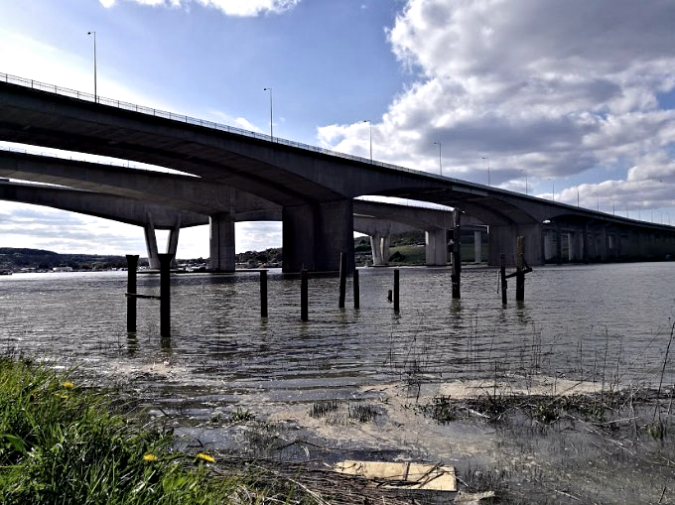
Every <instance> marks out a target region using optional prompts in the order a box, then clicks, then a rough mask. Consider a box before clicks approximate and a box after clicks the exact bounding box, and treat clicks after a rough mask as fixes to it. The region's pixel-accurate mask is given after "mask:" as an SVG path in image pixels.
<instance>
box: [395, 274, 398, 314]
mask: <svg viewBox="0 0 675 505" xmlns="http://www.w3.org/2000/svg"><path fill="white" fill-rule="evenodd" d="M398 294H399V270H398V268H397V269H396V270H394V312H398V310H399V305H398Z"/></svg>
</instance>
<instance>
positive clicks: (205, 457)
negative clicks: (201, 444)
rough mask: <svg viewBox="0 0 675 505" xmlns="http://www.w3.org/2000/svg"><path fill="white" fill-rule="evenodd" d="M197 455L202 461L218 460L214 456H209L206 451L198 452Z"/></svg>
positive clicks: (211, 461) (213, 461) (212, 461)
mask: <svg viewBox="0 0 675 505" xmlns="http://www.w3.org/2000/svg"><path fill="white" fill-rule="evenodd" d="M196 457H197V459H201V460H202V461H206V462H207V463H215V462H216V458H214V457H213V456H209V455H208V454H206V453H205V452H198V453H197V456H196Z"/></svg>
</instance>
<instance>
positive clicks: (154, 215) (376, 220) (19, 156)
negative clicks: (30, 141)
mask: <svg viewBox="0 0 675 505" xmlns="http://www.w3.org/2000/svg"><path fill="white" fill-rule="evenodd" d="M8 162H10V163H9V164H14V170H10V169H8V168H7V166H6V165H7V164H8ZM62 163H65V165H68V166H69V167H77V168H78V170H84V169H85V168H86V166H87V165H91V164H88V163H80V162H74V161H72V160H60V159H58V158H50V157H44V156H33V155H26V154H23V153H15V152H11V151H10V152H3V151H0V166H1V167H2V168H0V173H2V174H3V175H11V176H12V177H16V176H22V178H27V179H31V178H32V179H33V180H36V179H37V180H40V179H43V180H44V179H48V180H50V181H52V183H54V182H59V183H63V182H64V181H68V179H67V178H65V177H56V176H55V172H57V171H58V170H57V169H58V168H65V167H62V166H61V165H62ZM24 164H27V166H30V167H32V168H34V169H35V171H34V172H22V171H18V170H17V169H18V167H20V166H23V165H24ZM38 168H39V170H38ZM78 170H71V171H70V173H76V174H78V175H80V176H81V175H82V174H81V173H80V172H78ZM96 171H101V172H103V173H106V172H109V167H107V166H94V170H93V171H92V172H89V173H87V177H86V178H84V179H78V178H75V179H74V184H75V185H77V184H78V183H79V185H81V186H83V187H89V188H90V189H97V190H98V191H90V190H84V189H73V188H64V187H62V186H53V185H45V184H38V183H30V184H26V183H21V182H9V181H0V200H7V201H14V202H21V203H28V204H35V205H43V206H48V207H53V208H58V209H62V210H68V211H73V212H79V213H82V214H87V215H93V216H98V217H102V218H106V219H112V220H115V221H119V222H123V223H127V224H132V225H137V226H141V227H143V229H144V232H145V241H146V247H147V252H148V260H149V262H150V266H151V268H159V259H158V256H157V253H158V247H157V239H156V235H155V229H168V230H170V233H169V241H168V244H167V251H166V252H168V253H171V254H174V255H175V254H176V250H177V246H178V236H179V231H180V229H181V228H186V227H190V226H197V225H205V224H209V223H210V222H211V220H210V218H209V216H208V215H203V214H198V213H196V212H193V211H186V210H179V209H176V208H175V207H169V206H165V205H160V204H156V203H148V200H153V198H152V197H151V198H149V199H146V200H143V201H141V200H137V199H135V198H131V197H129V196H126V195H125V194H124V193H125V192H127V191H128V190H130V189H132V190H133V188H130V187H129V186H130V185H131V186H133V185H134V184H135V182H136V180H135V179H134V178H129V181H131V182H133V183H134V184H130V185H124V184H122V185H121V186H120V188H119V189H118V190H117V193H118V194H108V193H103V192H101V191H102V190H103V189H105V186H104V185H103V184H101V185H100V186H99V185H97V184H95V183H94V179H95V177H94V176H95V173H96ZM145 176H146V177H144V178H141V181H142V182H143V183H151V184H150V187H152V188H154V191H156V190H158V189H159V190H161V194H162V198H166V196H167V194H166V191H168V190H169V189H170V187H171V186H170V185H167V184H165V182H167V181H165V179H168V180H169V181H173V182H176V181H177V180H180V179H181V178H183V179H184V182H183V184H184V185H189V184H192V183H194V182H200V181H199V179H195V178H188V177H183V176H174V175H170V174H163V173H152V172H150V173H147V174H145ZM209 189H214V188H213V186H209ZM226 189H227V191H226V192H225V194H227V195H229V194H232V193H233V192H231V191H230V190H229V188H226ZM235 195H236V194H235ZM248 203H250V201H249V200H247V199H245V198H244V199H240V200H239V206H237V207H236V208H234V209H233V211H232V212H233V215H234V221H237V222H239V221H279V220H281V208H280V207H279V206H275V205H273V204H270V205H268V206H267V208H257V209H255V210H252V209H251V208H250V207H249V206H248ZM200 204H201V205H204V202H200ZM194 205H195V204H193V203H192V202H190V201H188V205H187V206H188V207H193V206H194ZM204 208H205V209H207V210H209V211H213V209H208V207H204ZM354 212H355V214H354V230H355V231H357V232H361V233H364V234H367V235H370V236H371V243H372V244H373V260H374V263H375V264H376V265H383V264H386V261H387V258H388V257H389V253H388V242H389V235H390V234H392V233H402V232H405V231H411V230H425V231H426V233H427V248H426V249H427V264H428V265H445V264H446V263H447V245H446V242H445V241H446V240H447V239H446V236H447V231H448V230H449V229H451V227H452V213H451V212H449V211H443V210H437V209H429V208H421V207H413V206H404V205H394V204H385V203H379V202H368V201H360V200H356V201H355V202H354ZM209 213H211V212H209ZM478 224H480V223H478ZM482 228H484V226H483V227H482ZM477 233H479V234H480V233H481V230H480V228H478V229H477ZM430 237H431V239H432V240H435V237H442V239H443V240H440V239H439V240H437V241H434V242H431V243H429V242H430ZM377 241H380V242H379V245H378V247H380V248H382V244H386V249H385V253H384V256H383V255H382V249H380V250H379V251H376V250H375V244H376V243H378V242H377ZM480 242H481V237H480V235H479V236H478V242H477V244H478V245H477V248H478V250H479V249H480ZM228 251H229V253H230V255H229V256H228V257H227V258H226V264H225V265H223V266H224V268H219V266H220V265H218V264H216V265H212V267H213V268H214V269H216V270H218V269H220V270H225V271H229V270H233V269H234V244H230V246H229V247H228ZM477 257H480V254H478V256H477ZM217 259H218V258H216V260H217Z"/></svg>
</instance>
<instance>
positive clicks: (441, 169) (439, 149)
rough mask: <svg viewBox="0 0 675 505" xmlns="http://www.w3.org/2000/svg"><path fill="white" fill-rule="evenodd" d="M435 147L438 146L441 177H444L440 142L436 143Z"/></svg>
mask: <svg viewBox="0 0 675 505" xmlns="http://www.w3.org/2000/svg"><path fill="white" fill-rule="evenodd" d="M434 145H435V146H438V169H439V170H440V172H441V177H443V151H442V149H443V148H442V146H441V143H440V142H434Z"/></svg>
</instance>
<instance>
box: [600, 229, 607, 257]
mask: <svg viewBox="0 0 675 505" xmlns="http://www.w3.org/2000/svg"><path fill="white" fill-rule="evenodd" d="M599 253H600V261H607V228H605V227H604V226H601V228H600V251H599Z"/></svg>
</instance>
